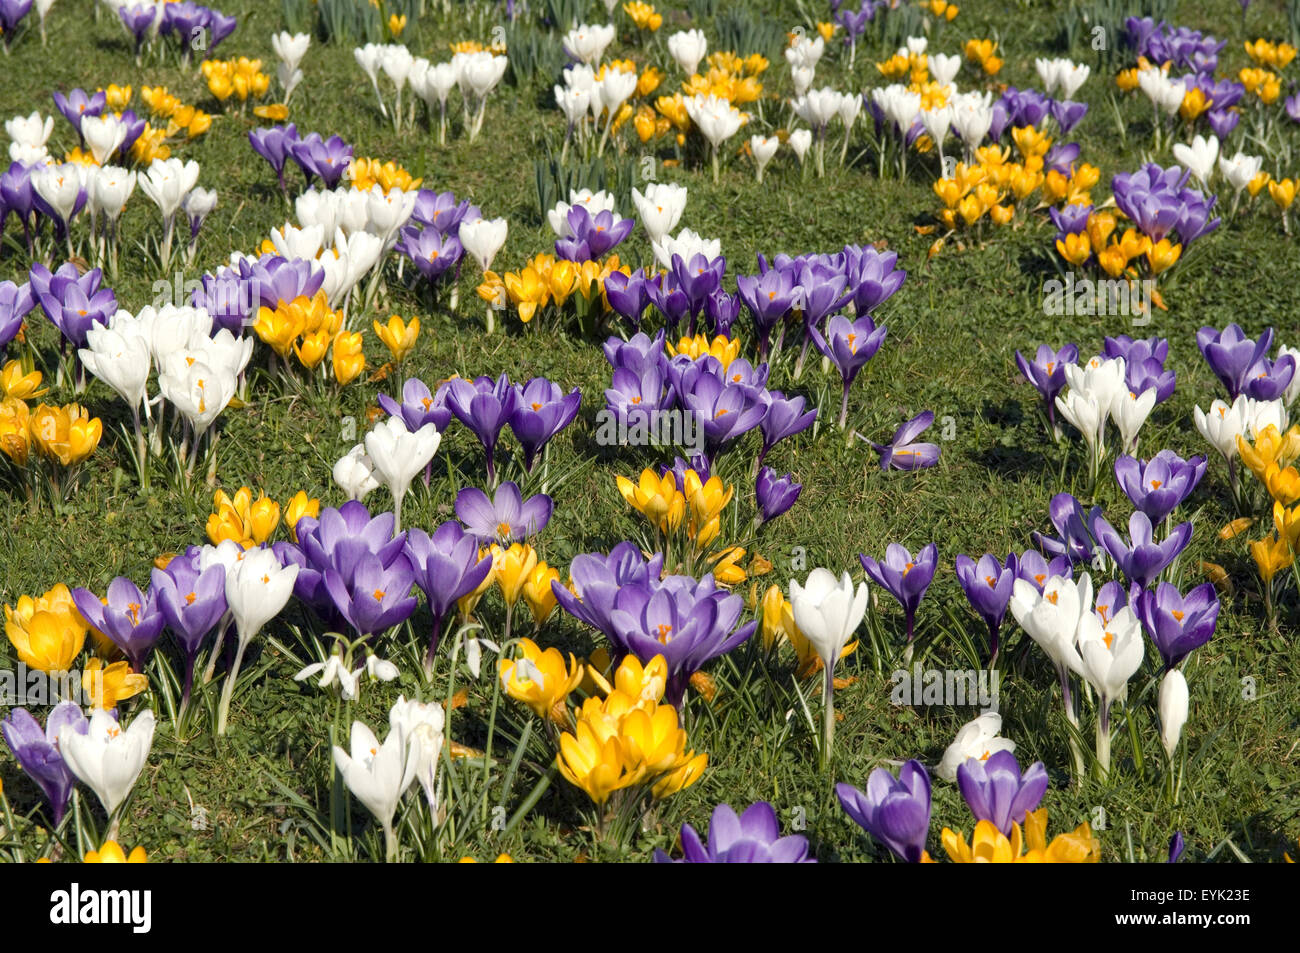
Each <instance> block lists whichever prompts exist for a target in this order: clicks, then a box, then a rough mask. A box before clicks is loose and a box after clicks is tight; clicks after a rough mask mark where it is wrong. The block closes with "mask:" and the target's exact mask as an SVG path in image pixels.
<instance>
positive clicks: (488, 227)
mask: <svg viewBox="0 0 1300 953" xmlns="http://www.w3.org/2000/svg"><path fill="white" fill-rule="evenodd" d="M508 230H509V225H508V223H507V222H506V220H505V219H504V218H493V219H487V218H479V219H475V220H474V221H472V222H461V224H460V229H459V231H458V232H457V234H458V236H459V238H460V243H461V245H462V246H463V247H464V248H465V251H467V252H469V255H470V257H471V258H473V259H474V261H475V262H476V263H477V264H478V266H479V268H480V269H481V270H483V271H485V272H486V271H488V270H489V269H490V268H491V267H492V259H493V258H495V257H496V255H497V252H499V251H500V250H501V246H502V245H504V244H505V243H506V234H507V232H508Z"/></svg>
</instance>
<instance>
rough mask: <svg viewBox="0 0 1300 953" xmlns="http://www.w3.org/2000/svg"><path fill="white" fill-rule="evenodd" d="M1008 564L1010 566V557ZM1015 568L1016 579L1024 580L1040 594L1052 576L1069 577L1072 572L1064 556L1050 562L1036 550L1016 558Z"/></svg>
mask: <svg viewBox="0 0 1300 953" xmlns="http://www.w3.org/2000/svg"><path fill="white" fill-rule="evenodd" d="M1007 563H1008V565H1010V563H1011V559H1010V557H1008V558H1007ZM1015 566H1016V578H1017V579H1023V580H1024V581H1025V582H1027V583H1029V584H1030V585H1031V586H1033V587H1034V588H1035V589H1036V590H1038V591H1039V592H1042V591H1043V585H1044V584H1045V583H1046V582H1047V580H1048V579H1050V578H1051V577H1052V576H1068V575H1070V574H1071V572H1072V569H1071V565H1070V560H1069V559H1068V558H1067V557H1065V556H1064V555H1061V556H1053V557H1052V560H1051V561H1050V562H1049V561H1048V560H1047V559H1046V558H1044V556H1043V554H1042V553H1040V552H1038V551H1037V550H1035V549H1027V550H1025V551H1024V552H1023V553H1021V554H1020V555H1019V556H1018V557H1016V562H1015Z"/></svg>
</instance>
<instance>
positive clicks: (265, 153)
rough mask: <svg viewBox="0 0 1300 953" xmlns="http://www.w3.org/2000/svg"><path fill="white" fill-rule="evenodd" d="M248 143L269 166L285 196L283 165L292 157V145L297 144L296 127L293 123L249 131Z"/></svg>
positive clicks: (286, 190) (286, 188)
mask: <svg viewBox="0 0 1300 953" xmlns="http://www.w3.org/2000/svg"><path fill="white" fill-rule="evenodd" d="M248 142H249V145H251V146H252V147H253V151H254V152H256V153H257V154H258V155H259V156H261V157H262V158H263V159H265V160H266V161H267V163H268V164H269V165H270V166H271V171H273V172H274V173H275V177H276V179H277V180H279V183H280V191H281V192H284V193H286V194H287V193H288V187H287V186H286V185H285V182H284V164H285V163H286V162H288V161H289V159H291V158H292V157H293V145H294V144H295V143H296V142H298V126H297V125H296V124H295V123H288V124H287V125H283V126H268V127H266V128H264V129H251V130H249V133H248Z"/></svg>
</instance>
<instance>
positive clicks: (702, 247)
mask: <svg viewBox="0 0 1300 953" xmlns="http://www.w3.org/2000/svg"><path fill="white" fill-rule="evenodd" d="M650 250H651V251H653V252H654V256H655V260H657V261H658V262H659V264H661V265H663V267H665V268H672V266H673V256H674V255H676V256H678V257H680V258H681V259H682V261H690V260H691V259H692V258H694V257H695V256H696V255H703V256H704V257H705V258H707V259H709V260H710V261H712V260H713V259H714V258H717V257H718V256H719V255H721V254H722V242H721V241H720V240H719V239H717V238H703V237H701V236H700V235H698V234H696V233H695V232H693V231H691V229H689V228H683V229H682V230H681V231H680V232H678V233H677V235H676V236H672V235H665V236H664V237H663V238H661V239H660V240H659V241H652V242H651V243H650Z"/></svg>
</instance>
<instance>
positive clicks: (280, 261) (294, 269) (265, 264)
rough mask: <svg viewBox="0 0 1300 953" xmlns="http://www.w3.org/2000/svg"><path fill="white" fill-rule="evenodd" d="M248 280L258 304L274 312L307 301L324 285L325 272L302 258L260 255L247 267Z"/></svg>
mask: <svg viewBox="0 0 1300 953" xmlns="http://www.w3.org/2000/svg"><path fill="white" fill-rule="evenodd" d="M248 280H249V281H251V282H252V287H254V288H256V289H257V295H258V299H259V302H260V304H261V305H263V306H264V307H267V308H270V309H271V310H272V311H274V310H275V309H276V308H278V307H280V306H282V305H288V304H291V303H292V302H293V301H294V300H295V299H297V298H310V297H312V296H313V295H315V294H316V292H317V291H319V290H320V288H321V285H323V284H324V283H325V270H324V269H323V268H320V267H318V266H317V265H316V263H315V262H312V261H307V260H306V259H303V258H281V257H280V256H279V255H264V256H262V258H260V259H259V260H258V262H257V264H255V265H252V266H250V268H249V274H248Z"/></svg>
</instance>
